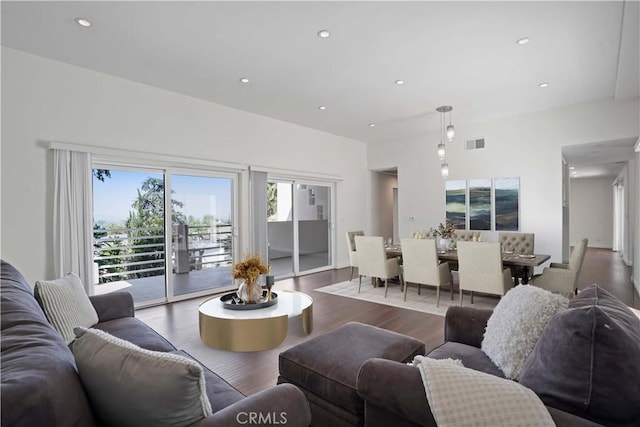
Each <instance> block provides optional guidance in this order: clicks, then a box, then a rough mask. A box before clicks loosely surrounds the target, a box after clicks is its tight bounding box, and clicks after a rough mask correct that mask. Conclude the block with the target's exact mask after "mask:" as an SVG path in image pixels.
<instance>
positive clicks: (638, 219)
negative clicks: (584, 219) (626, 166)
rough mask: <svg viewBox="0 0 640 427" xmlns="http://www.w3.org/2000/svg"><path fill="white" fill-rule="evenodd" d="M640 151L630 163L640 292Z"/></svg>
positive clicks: (636, 281)
mask: <svg viewBox="0 0 640 427" xmlns="http://www.w3.org/2000/svg"><path fill="white" fill-rule="evenodd" d="M639 169H640V153H639V152H636V155H635V159H634V160H633V162H632V163H630V170H631V171H632V173H631V179H630V181H631V182H633V183H634V188H635V191H632V192H631V194H632V195H633V197H632V201H631V206H632V210H633V213H632V214H631V215H630V216H631V218H635V221H634V222H633V224H632V228H631V240H632V241H633V248H634V250H633V283H634V285H635V287H636V291H638V294H640V170H639Z"/></svg>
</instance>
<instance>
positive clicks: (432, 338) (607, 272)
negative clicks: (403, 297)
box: [136, 249, 640, 395]
mask: <svg viewBox="0 0 640 427" xmlns="http://www.w3.org/2000/svg"><path fill="white" fill-rule="evenodd" d="M348 278H349V268H344V269H340V270H331V271H326V272H322V273H316V274H311V275H308V276H303V277H298V278H294V279H287V280H283V281H279V282H277V283H276V285H275V288H274V289H275V290H277V289H290V290H297V291H301V292H304V293H306V294H308V295H310V296H311V297H312V298H313V300H314V303H313V311H314V329H313V333H312V334H311V335H310V336H309V337H305V338H300V337H295V336H290V337H287V339H286V340H285V342H284V343H283V344H282V345H281V346H280V347H278V348H276V349H273V350H268V351H262V352H255V353H234V352H228V351H222V350H217V349H213V348H210V347H207V346H205V345H204V344H202V342H201V341H200V336H199V331H198V306H199V304H200V303H201V302H202V301H203V300H204V299H206V298H197V299H192V300H187V301H180V302H177V303H173V304H168V305H163V306H157V307H150V308H145V309H140V310H138V311H136V316H137V317H138V318H140V319H141V320H142V321H144V322H146V323H147V324H148V325H150V326H151V327H152V328H154V329H155V330H156V331H158V332H159V333H160V334H162V335H163V336H164V337H166V338H167V339H168V340H169V341H171V342H172V343H173V344H174V345H175V346H176V347H177V348H179V349H182V350H184V351H186V352H188V353H189V354H191V355H192V356H193V357H195V358H196V359H198V360H199V361H200V362H202V363H203V364H205V365H206V366H208V367H209V368H210V369H211V370H212V371H214V372H216V373H217V374H218V375H220V376H222V377H223V378H224V379H225V380H227V381H228V382H229V383H231V384H232V385H233V386H234V387H236V388H237V389H239V390H240V391H241V392H243V393H244V394H247V395H248V394H253V393H256V392H258V391H261V390H264V389H266V388H269V387H271V386H273V385H274V384H275V383H276V379H277V376H278V355H279V354H280V352H282V351H284V350H285V349H287V348H289V347H291V346H293V345H295V344H297V343H299V342H302V341H304V340H305V339H308V338H311V337H314V336H317V335H320V334H322V333H324V332H326V331H329V330H331V329H334V328H336V327H337V326H340V325H342V324H344V323H346V322H349V321H357V322H362V323H367V324H370V325H374V326H379V327H381V328H384V329H389V330H392V331H395V332H399V333H403V334H406V335H410V336H412V337H414V338H416V339H419V340H421V341H423V342H424V343H425V344H426V348H427V351H429V350H431V349H432V348H434V347H435V346H437V345H439V344H440V343H441V342H442V340H443V325H444V318H443V317H440V316H435V315H431V314H426V313H420V312H417V311H411V310H405V309H402V308H396V307H390V306H386V305H381V304H375V303H370V302H366V301H359V300H354V299H349V298H343V297H339V296H335V295H329V294H325V293H322V292H315V291H314V289H316V288H319V287H322V286H326V285H329V284H332V283H338V282H342V281H345V280H348ZM629 278H630V269H629V268H628V267H626V266H625V265H624V263H623V262H622V261H621V260H620V258H619V256H618V255H617V254H616V253H614V252H612V251H610V250H605V249H588V250H587V254H586V257H585V262H584V267H583V272H582V274H581V277H580V279H579V288H583V287H585V286H587V285H589V284H591V283H594V282H597V283H598V284H600V285H602V286H603V287H604V288H606V289H607V290H609V291H611V292H612V293H613V294H614V295H616V296H617V297H618V298H620V299H621V300H622V301H623V302H625V303H626V304H628V305H630V306H632V307H635V308H640V298H638V295H637V293H636V292H635V291H634V290H633V287H632V285H631V282H630V280H629ZM392 291H397V289H393V288H392V289H390V290H389V292H392Z"/></svg>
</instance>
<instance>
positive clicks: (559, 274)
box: [533, 239, 589, 296]
mask: <svg viewBox="0 0 640 427" xmlns="http://www.w3.org/2000/svg"><path fill="white" fill-rule="evenodd" d="M588 244H589V240H588V239H582V240H580V241H578V242H577V243H576V244H575V245H574V247H573V251H572V252H571V258H570V259H569V263H568V264H561V263H557V262H552V263H551V264H550V265H549V267H546V268H545V269H544V270H543V271H542V274H541V275H539V276H535V277H534V278H533V284H534V285H535V286H539V287H541V288H543V289H546V290H548V291H551V292H558V293H561V294H564V295H567V296H573V295H575V294H576V293H577V283H578V276H580V270H581V269H582V263H583V262H584V255H585V253H586V252H587V245H588Z"/></svg>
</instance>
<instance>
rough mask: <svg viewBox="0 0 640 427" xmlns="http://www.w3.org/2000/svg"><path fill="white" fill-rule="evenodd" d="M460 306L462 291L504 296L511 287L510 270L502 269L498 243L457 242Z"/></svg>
mask: <svg viewBox="0 0 640 427" xmlns="http://www.w3.org/2000/svg"><path fill="white" fill-rule="evenodd" d="M458 266H459V270H458V271H459V277H460V284H459V286H458V287H459V288H460V305H462V291H463V290H464V291H470V292H471V304H473V293H474V292H482V293H486V294H492V295H500V296H502V295H504V294H505V293H507V291H508V290H509V289H511V287H512V286H513V282H512V280H511V269H509V268H503V267H502V253H501V251H500V243H493V242H458Z"/></svg>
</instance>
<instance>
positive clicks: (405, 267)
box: [401, 239, 453, 306]
mask: <svg viewBox="0 0 640 427" xmlns="http://www.w3.org/2000/svg"><path fill="white" fill-rule="evenodd" d="M401 245H402V278H403V279H404V300H405V301H406V300H407V287H408V286H407V284H408V283H415V284H417V285H418V295H420V287H421V286H422V285H429V286H435V287H436V306H439V305H440V286H441V285H445V284H448V285H449V286H450V287H451V299H452V300H453V279H452V277H451V271H450V270H449V264H448V263H446V262H444V263H442V264H439V263H438V251H437V248H436V241H435V240H433V239H402V241H401Z"/></svg>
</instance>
